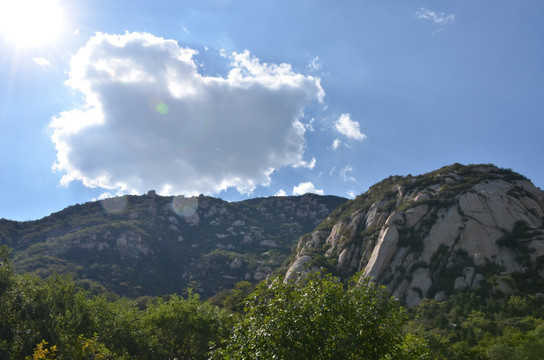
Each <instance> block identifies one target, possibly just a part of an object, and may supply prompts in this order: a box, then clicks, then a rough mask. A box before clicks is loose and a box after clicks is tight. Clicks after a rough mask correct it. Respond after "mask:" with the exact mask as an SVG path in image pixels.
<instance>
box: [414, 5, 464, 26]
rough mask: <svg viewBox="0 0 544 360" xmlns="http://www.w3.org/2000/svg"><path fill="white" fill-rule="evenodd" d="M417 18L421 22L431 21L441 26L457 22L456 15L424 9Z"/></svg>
mask: <svg viewBox="0 0 544 360" xmlns="http://www.w3.org/2000/svg"><path fill="white" fill-rule="evenodd" d="M415 16H416V17H417V18H418V19H419V20H422V19H423V20H430V21H432V22H434V23H436V24H439V25H447V24H451V23H453V22H454V21H455V16H456V14H446V13H443V12H436V11H433V10H429V9H426V8H423V7H422V8H421V9H419V10H418V11H417V12H416V14H415Z"/></svg>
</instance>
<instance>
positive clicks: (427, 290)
mask: <svg viewBox="0 0 544 360" xmlns="http://www.w3.org/2000/svg"><path fill="white" fill-rule="evenodd" d="M543 260H544V193H543V192H542V191H541V190H539V189H538V188H536V187H535V186H534V185H533V184H532V183H531V182H530V181H529V180H527V179H526V178H525V177H523V176H522V175H519V174H517V173H515V172H513V171H511V170H508V169H501V168H498V167H496V166H494V165H490V164H476V165H461V164H454V165H450V166H445V167H443V168H441V169H439V170H436V171H433V172H429V173H426V174H423V175H418V176H411V175H408V176H391V177H389V178H387V179H384V180H383V181H381V182H379V183H377V184H376V185H374V186H372V187H371V188H370V189H369V190H368V191H367V192H366V193H364V194H362V195H360V196H359V197H357V198H356V199H354V200H352V201H349V202H347V203H346V204H344V205H342V206H341V207H340V208H339V209H337V210H336V211H334V212H333V213H332V214H331V215H330V216H329V217H328V218H327V219H326V220H325V221H324V222H323V223H321V224H320V225H319V226H318V227H317V228H316V230H315V231H314V232H313V233H311V234H308V235H305V236H303V237H302V238H301V239H300V240H299V243H298V247H297V257H296V259H295V261H294V262H293V263H292V264H291V266H290V267H289V269H288V271H287V274H286V276H287V278H293V277H296V276H297V273H300V272H306V271H311V270H312V269H315V268H319V267H325V268H327V269H329V270H331V271H332V272H334V273H336V274H337V275H340V276H343V277H348V276H351V275H353V274H355V273H356V272H358V271H360V272H362V274H363V275H364V276H371V277H373V278H374V279H375V281H376V282H378V283H380V284H383V285H386V287H387V288H388V290H389V292H390V293H391V294H392V295H394V296H395V297H398V298H399V299H401V300H402V301H404V302H405V303H406V304H407V305H416V304H418V303H419V302H420V301H421V300H422V299H423V298H425V297H431V298H435V299H438V300H440V299H444V298H445V297H447V296H448V295H450V294H451V293H453V292H455V291H460V290H462V289H464V288H467V287H481V286H491V287H492V289H493V291H502V292H503V293H504V292H506V293H512V292H514V291H517V290H521V289H525V290H527V291H532V290H534V289H535V284H536V283H543V281H542V275H544V267H542V264H543V263H544V261H543ZM522 275H523V276H522Z"/></svg>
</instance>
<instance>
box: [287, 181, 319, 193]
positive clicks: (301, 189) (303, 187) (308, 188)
mask: <svg viewBox="0 0 544 360" xmlns="http://www.w3.org/2000/svg"><path fill="white" fill-rule="evenodd" d="M306 193H314V194H318V195H324V194H325V192H324V191H323V190H320V189H316V188H315V186H314V184H312V182H311V181H308V182H303V183H300V184H298V185H296V186H294V187H293V195H304V194H306Z"/></svg>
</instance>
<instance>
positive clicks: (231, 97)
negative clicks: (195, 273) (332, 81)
mask: <svg viewBox="0 0 544 360" xmlns="http://www.w3.org/2000/svg"><path fill="white" fill-rule="evenodd" d="M196 54H197V51H195V50H193V49H190V48H183V47H180V46H179V45H178V43H177V42H175V41H173V40H166V39H163V38H159V37H156V36H153V35H151V34H146V33H126V34H124V35H108V34H102V33H97V34H96V35H95V36H94V37H92V38H91V39H90V40H89V41H88V43H87V44H86V45H85V46H84V47H83V48H81V49H80V50H79V51H78V52H77V54H76V55H75V56H74V57H73V58H72V60H71V63H70V67H71V70H70V72H69V80H68V81H67V84H68V85H69V86H71V87H72V88H74V89H76V90H78V91H80V92H81V93H82V94H83V95H84V99H85V105H84V106H83V107H82V108H77V109H72V110H68V111H64V112H62V113H60V114H59V115H57V116H56V117H54V118H53V119H52V121H51V123H50V127H51V129H52V130H53V134H52V141H53V142H54V144H55V147H56V150H57V160H56V162H55V164H54V166H53V168H54V169H55V170H57V171H61V172H63V173H64V175H63V177H62V180H61V183H62V184H68V183H70V182H71V181H74V180H78V181H81V182H82V183H83V184H84V185H85V186H88V187H100V188H104V189H108V190H116V191H119V190H121V191H124V192H130V193H142V192H145V191H147V190H149V189H156V190H157V191H158V192H159V193H161V194H186V195H194V194H199V193H205V194H213V193H218V192H220V191H222V190H225V189H227V188H229V187H235V188H237V189H238V190H239V191H240V192H245V193H249V192H251V191H252V190H253V189H254V188H255V187H256V186H257V185H267V184H269V183H270V175H271V174H272V173H273V172H274V170H276V169H279V168H281V167H284V166H301V164H307V165H312V166H313V165H315V161H314V160H312V161H310V162H305V161H304V159H303V152H304V147H305V138H304V133H305V128H304V126H303V125H302V123H301V121H302V118H303V116H304V107H305V105H307V104H309V103H313V102H321V101H322V99H323V96H324V91H323V89H322V87H321V85H320V82H319V79H318V78H315V77H312V76H305V75H302V74H299V73H295V72H294V71H293V70H292V68H291V67H290V65H288V64H279V65H277V64H267V63H263V62H261V61H260V60H259V59H257V58H256V57H254V56H252V55H251V54H250V53H249V51H245V52H243V53H232V54H225V53H223V55H225V56H227V58H228V59H230V60H231V64H230V67H231V68H230V71H229V73H228V75H227V76H226V77H220V76H216V77H214V76H205V75H202V74H200V73H199V72H198V67H197V65H196V63H195V60H194V57H195V55H196Z"/></svg>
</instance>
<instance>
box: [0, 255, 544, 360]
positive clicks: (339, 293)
mask: <svg viewBox="0 0 544 360" xmlns="http://www.w3.org/2000/svg"><path fill="white" fill-rule="evenodd" d="M543 310H544V302H543V301H542V299H541V298H540V297H536V296H510V297H506V298H505V299H504V301H495V300H489V299H485V298H484V297H482V295H478V294H475V293H464V294H457V295H455V296H453V297H452V298H451V299H450V300H448V301H445V302H436V301H429V300H426V301H424V302H423V303H422V304H421V305H420V306H418V307H415V308H413V309H409V310H406V309H404V308H402V307H401V306H400V305H399V303H398V302H397V301H396V300H394V299H392V298H391V297H390V296H388V295H387V293H386V291H385V289H384V288H381V287H377V286H375V285H374V284H372V283H371V282H369V281H366V280H365V281H360V282H354V281H353V282H350V283H348V284H343V283H341V282H340V281H338V279H336V278H334V277H333V276H331V275H326V274H321V273H318V274H314V275H310V276H308V277H306V278H305V279H304V281H301V282H299V283H298V284H295V283H287V284H285V283H283V281H282V280H281V279H280V278H275V279H272V280H270V281H268V282H263V283H261V284H260V285H258V286H257V287H256V288H253V287H252V286H251V285H250V284H249V283H244V282H242V283H239V284H238V285H237V287H236V288H234V289H233V290H232V291H229V292H223V293H220V294H219V295H217V296H216V297H214V298H213V299H210V300H208V301H202V300H201V299H199V297H198V295H196V294H194V293H192V292H190V291H189V292H188V294H187V296H185V297H180V296H177V295H172V296H167V297H162V298H146V299H139V300H130V299H126V298H116V297H114V296H108V295H91V294H90V293H89V292H88V291H85V290H83V289H82V288H80V287H78V286H76V285H75V283H74V282H73V281H72V280H71V279H70V278H68V277H61V276H52V277H49V278H48V279H45V280H43V279H40V278H38V277H36V276H33V275H29V274H26V275H20V274H15V273H14V272H13V269H12V266H11V262H10V260H9V251H8V249H7V248H5V247H4V248H0V359H6V360H12V359H13V360H15V359H17V360H19V359H21V360H23V359H24V360H26V359H32V360H39V359H74V360H79V359H151V360H153V359H273V358H274V359H391V360H392V359H453V358H455V359H541V358H543V357H544V319H543V315H542V314H544V311H543Z"/></svg>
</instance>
